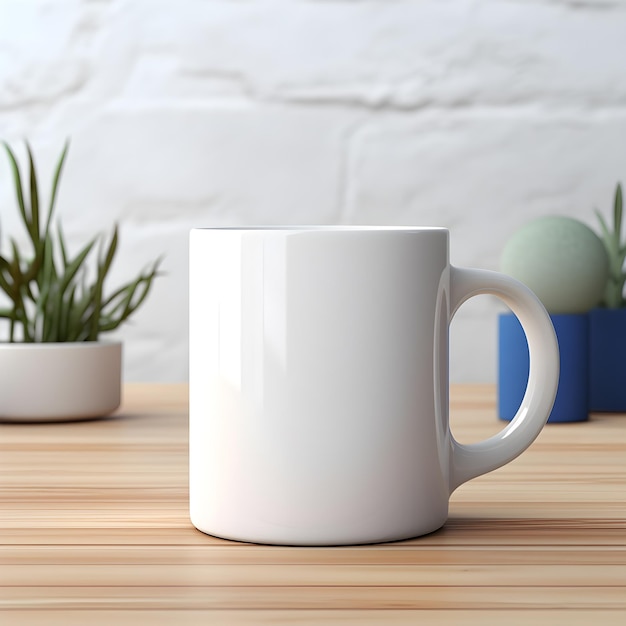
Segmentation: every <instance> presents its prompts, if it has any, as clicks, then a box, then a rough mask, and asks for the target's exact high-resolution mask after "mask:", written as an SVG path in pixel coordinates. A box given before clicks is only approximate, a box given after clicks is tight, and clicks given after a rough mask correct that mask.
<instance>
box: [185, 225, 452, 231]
mask: <svg viewBox="0 0 626 626" xmlns="http://www.w3.org/2000/svg"><path fill="white" fill-rule="evenodd" d="M192 230H196V231H261V232H270V231H307V232H361V231H364V232H430V231H432V232H449V231H448V229H447V228H446V227H445V226H386V225H375V224H363V225H358V224H354V225H353V224H302V225H299V224H294V225H286V224H277V225H254V226H206V227H198V228H192Z"/></svg>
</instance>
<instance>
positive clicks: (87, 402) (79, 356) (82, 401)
mask: <svg viewBox="0 0 626 626" xmlns="http://www.w3.org/2000/svg"><path fill="white" fill-rule="evenodd" d="M121 371H122V344H121V343H119V342H111V343H106V342H91V341H89V342H77V343H24V344H21V343H14V344H11V343H5V344H0V420H10V421H56V420H79V419H87V418H94V417H104V416H105V415H108V414H110V413H112V412H113V411H115V409H117V408H118V407H119V405H120V397H121V391H120V388H121Z"/></svg>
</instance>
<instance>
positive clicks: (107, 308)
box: [0, 142, 161, 342]
mask: <svg viewBox="0 0 626 626" xmlns="http://www.w3.org/2000/svg"><path fill="white" fill-rule="evenodd" d="M4 147H5V150H6V153H7V155H8V157H9V162H10V165H11V170H12V174H13V182H14V186H15V194H16V199H17V205H18V208H19V212H20V215H21V219H22V222H23V224H24V226H25V228H26V231H27V235H28V239H29V244H28V246H27V248H28V249H27V250H22V249H20V246H19V245H18V243H17V241H16V239H15V238H14V237H10V238H9V245H10V254H7V255H5V254H2V249H1V248H0V289H2V290H3V291H4V292H5V294H6V296H7V297H8V300H9V306H8V307H2V308H0V319H4V320H6V321H7V322H8V324H9V332H8V340H9V341H10V342H15V341H22V342H67V341H96V340H97V339H98V338H99V336H100V334H101V333H105V332H109V331H112V330H115V329H116V328H118V326H120V324H122V323H123V322H125V321H127V320H128V319H129V317H130V316H131V315H132V314H133V313H134V312H135V311H136V310H137V309H138V308H139V306H141V304H142V303H143V302H144V300H145V299H146V297H147V295H148V293H149V292H150V288H151V286H152V283H153V281H154V279H155V277H156V276H157V275H158V274H159V272H158V268H159V265H160V262H161V259H158V260H157V261H155V262H154V263H152V264H151V265H150V266H149V267H148V268H147V269H146V270H144V271H143V272H142V273H140V274H139V276H138V277H137V278H135V279H134V280H132V281H130V282H128V283H126V284H124V285H122V286H121V287H119V288H118V289H116V290H114V291H113V292H112V293H108V294H106V295H105V292H104V284H105V279H106V277H107V274H108V272H109V270H110V268H111V264H112V262H113V259H114V257H115V254H116V251H117V248H118V237H119V235H118V228H117V225H115V226H114V228H113V232H112V234H111V236H110V237H109V238H106V237H103V236H102V235H98V236H96V237H94V238H93V239H91V240H90V241H89V242H88V243H87V244H86V245H84V246H83V247H82V249H81V250H80V251H79V252H78V253H77V254H75V255H74V256H71V255H70V254H69V251H68V249H67V245H66V242H65V237H64V235H63V230H62V228H61V224H60V223H58V224H57V225H56V227H53V224H52V217H53V214H54V207H55V202H56V197H57V191H58V186H59V181H60V179H61V173H62V170H63V164H64V163H65V158H66V156H67V152H68V147H69V143H66V144H65V146H64V148H63V151H62V152H61V155H60V157H59V160H58V162H57V164H56V169H55V172H54V176H53V180H52V188H51V192H50V200H49V203H48V210H47V214H46V215H45V219H44V215H42V212H41V207H40V195H39V188H38V182H37V172H36V168H35V162H34V159H33V155H32V151H31V148H30V146H29V144H28V143H26V151H27V154H28V187H24V185H23V184H22V175H21V173H20V167H19V165H18V160H17V158H16V156H15V153H14V152H13V150H12V149H11V147H10V146H9V145H8V144H7V143H6V142H5V143H4ZM0 243H1V241H0ZM94 255H96V263H95V268H92V269H89V267H88V265H89V263H88V260H89V259H90V258H93V257H94Z"/></svg>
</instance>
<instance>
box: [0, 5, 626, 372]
mask: <svg viewBox="0 0 626 626" xmlns="http://www.w3.org/2000/svg"><path fill="white" fill-rule="evenodd" d="M66 136H71V137H72V147H71V150H70V157H69V161H68V164H67V170H66V175H65V178H64V182H63V187H62V190H61V194H60V203H59V210H60V213H61V214H62V215H63V217H64V221H65V225H66V230H67V234H68V237H69V239H70V242H73V243H74V245H75V246H77V245H78V244H79V243H80V241H82V240H83V239H84V238H85V237H87V236H89V235H90V234H91V233H92V231H93V230H94V229H108V228H110V226H111V224H112V222H113V221H114V220H119V221H120V223H121V237H122V248H121V252H120V255H119V259H118V262H117V266H116V267H115V272H114V274H115V275H114V277H113V280H114V281H117V280H122V279H124V278H127V277H130V275H131V274H133V273H134V272H135V271H136V270H138V269H139V268H140V267H141V266H143V265H144V264H146V263H147V262H148V261H150V260H151V259H153V258H155V257H156V256H158V255H159V254H160V253H165V254H166V260H165V263H164V269H165V271H166V272H167V276H166V277H164V278H161V279H160V281H159V282H158V283H157V285H156V288H155V291H154V294H153V296H152V298H151V299H150V300H149V301H148V303H147V305H146V306H145V308H144V309H143V311H141V312H140V313H139V314H138V315H137V316H136V318H135V321H134V323H133V324H132V325H129V326H127V327H125V328H124V329H123V330H122V331H121V332H120V334H119V335H120V337H122V338H123V339H124V340H125V343H126V363H125V368H126V369H125V372H126V378H127V380H171V381H174V380H184V379H186V376H187V363H186V358H187V234H188V230H189V228H191V227H192V226H207V225H212V224H216V225H217V224H248V223H288V222H291V223H305V222H306V223H315V222H317V223H355V222H360V223H391V224H424V225H432V224H437V225H442V226H448V227H449V228H451V229H452V260H453V262H454V263H456V264H458V265H469V266H478V267H486V268H492V269H497V267H498V259H499V255H500V251H501V249H502V246H503V245H504V242H505V241H506V238H507V237H508V236H509V235H510V234H511V233H512V232H513V231H514V230H515V228H517V227H518V226H519V225H520V224H522V223H523V222H524V221H526V220H528V219H529V218H531V217H533V216H538V215H546V214H563V215H571V216H575V217H579V218H580V219H582V220H584V221H586V222H588V223H589V224H592V225H593V223H594V218H593V213H592V208H593V207H594V206H600V207H602V208H603V209H604V210H606V211H608V208H609V204H610V201H611V197H612V193H613V188H614V185H615V183H616V181H617V180H619V179H620V178H621V179H623V180H625V181H626V0H586V1H585V0H583V1H580V0H527V1H523V0H517V1H516V0H510V1H506V0H499V1H495V0H491V1H490V0H473V1H472V0H423V1H419V0H415V1H412V2H411V1H401V0H397V1H396V0H386V1H385V0H380V1H377V2H375V1H359V0H353V1H347V0H345V1H340V0H334V1H333V0H326V1H324V0H318V1H303V0H257V1H244V0H241V1H234V0H231V1H224V2H214V1H210V0H208V1H207V0H205V1H201V0H196V1H192V0H183V1H181V0H176V1H175V2H174V1H173V0H167V1H155V0H127V1H124V0H117V1H116V0H108V1H107V0H100V1H98V0H91V1H89V0H83V1H79V0H50V1H44V0H0V138H3V139H6V140H9V141H11V142H17V141H19V140H20V139H21V138H23V137H28V138H29V139H30V140H31V141H32V143H33V144H34V146H35V148H36V151H37V155H38V157H39V162H40V167H41V169H42V172H43V173H44V174H48V175H49V173H50V170H51V167H52V162H53V159H54V158H55V157H56V155H57V153H58V151H59V150H60V148H61V146H62V143H63V141H64V138H65V137H66ZM13 206H14V205H13V196H12V190H11V188H10V183H9V172H8V168H7V163H6V159H5V158H0V217H1V220H2V224H1V225H2V227H3V231H4V232H6V231H15V227H16V218H15V215H14V209H13ZM498 310H499V305H498V304H496V303H495V302H494V301H492V300H491V299H489V298H479V299H477V300H476V301H475V302H472V303H470V304H468V305H466V306H465V307H464V308H463V309H462V310H461V312H460V313H459V314H458V316H457V318H456V319H455V322H454V324H453V327H452V342H453V348H452V378H453V380H456V381H477V380H478V381H492V380H494V379H495V366H496V358H495V349H496V331H495V318H496V314H497V311H498Z"/></svg>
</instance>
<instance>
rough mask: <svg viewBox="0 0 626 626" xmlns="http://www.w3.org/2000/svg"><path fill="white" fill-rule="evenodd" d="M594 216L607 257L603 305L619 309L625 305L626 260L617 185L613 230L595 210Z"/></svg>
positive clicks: (625, 246) (619, 188)
mask: <svg viewBox="0 0 626 626" xmlns="http://www.w3.org/2000/svg"><path fill="white" fill-rule="evenodd" d="M596 215H597V216H598V220H599V221H600V227H601V229H602V242H603V243H604V247H605V249H606V253H607V255H608V257H609V278H608V280H607V283H606V288H605V291H604V301H603V302H604V305H605V306H606V307H607V308H609V309H619V308H621V307H623V306H625V305H626V300H624V283H626V273H625V272H624V261H625V260H626V242H622V240H621V232H622V186H621V185H620V184H619V183H618V184H617V187H616V189H615V199H614V201H613V229H612V230H609V227H608V225H607V223H606V221H605V219H604V218H603V217H602V214H601V213H600V211H598V210H597V209H596Z"/></svg>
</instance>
